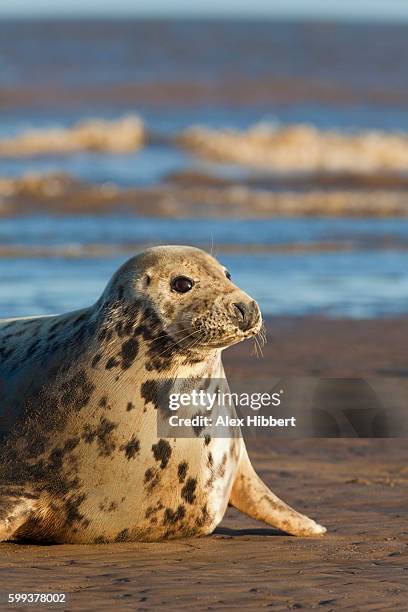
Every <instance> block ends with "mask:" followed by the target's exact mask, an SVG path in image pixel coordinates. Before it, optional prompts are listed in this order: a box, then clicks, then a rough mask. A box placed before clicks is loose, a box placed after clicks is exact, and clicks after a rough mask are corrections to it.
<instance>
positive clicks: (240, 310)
mask: <svg viewBox="0 0 408 612" xmlns="http://www.w3.org/2000/svg"><path fill="white" fill-rule="evenodd" d="M234 308H235V310H237V311H238V313H239V314H238V318H239V317H241V318H242V321H245V306H244V305H243V304H241V303H238V304H234Z"/></svg>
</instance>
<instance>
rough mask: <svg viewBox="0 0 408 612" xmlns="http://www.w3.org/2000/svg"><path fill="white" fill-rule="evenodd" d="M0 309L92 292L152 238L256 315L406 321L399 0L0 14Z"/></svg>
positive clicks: (403, 53)
mask: <svg viewBox="0 0 408 612" xmlns="http://www.w3.org/2000/svg"><path fill="white" fill-rule="evenodd" d="M0 19H1V21H0V317H7V316H20V315H27V314H49V313H57V312H61V311H64V310H69V309H75V308H80V307H83V306H85V305H88V304H90V303H92V302H93V301H95V300H96V299H97V297H98V295H99V293H100V292H101V291H102V289H103V287H104V285H105V283H106V282H107V280H108V278H109V276H110V275H111V274H112V273H113V271H114V270H115V269H116V267H117V266H118V265H119V264H120V263H122V262H123V261H124V260H125V259H126V258H128V257H129V256H130V255H131V254H133V253H134V252H137V251H138V250H139V249H142V248H144V247H145V246H147V245H153V244H162V243H176V244H180V243H182V244H194V245H198V246H201V247H203V248H205V249H207V250H210V251H212V252H213V253H215V254H216V255H217V256H218V257H219V259H220V260H221V261H222V262H223V263H224V264H226V265H227V266H228V267H229V268H230V269H231V272H232V275H233V279H234V281H235V282H237V283H238V284H239V285H241V286H242V287H243V288H245V289H246V290H247V291H248V292H250V293H251V294H252V295H253V296H254V297H255V298H256V299H257V300H258V301H259V303H260V305H261V307H262V309H263V312H264V313H265V314H268V315H285V316H286V315H296V316H300V315H302V316H303V315H310V314H314V315H316V314H318V315H322V316H327V317H337V318H344V317H346V318H350V317H352V318H356V319H359V318H375V317H384V316H393V315H401V314H404V313H406V311H407V310H408V277H407V269H408V172H407V171H408V136H407V134H408V110H407V109H408V104H407V103H408V21H407V20H408V5H407V4H406V2H405V1H403V0H401V1H398V0H393V1H391V2H388V3H384V2H373V1H371V2H365V1H360V2H351V0H345V1H344V2H343V3H342V5H341V6H339V3H335V2H327V1H326V2H322V1H319V0H314V1H313V0H309V1H307V0H293V1H292V2H290V1H289V2H286V3H284V7H283V3H280V2H275V1H274V0H269V1H265V0H253V1H252V2H251V3H250V5H248V3H244V2H240V1H238V0H237V1H233V0H219V1H218V2H207V3H206V7H205V8H202V7H200V9H198V7H197V8H194V7H193V6H191V5H190V3H187V2H182V1H181V0H179V1H174V2H172V3H170V2H165V1H164V0H161V1H159V0H155V1H150V2H147V0H146V1H139V2H138V3H137V5H136V3H133V2H130V0H116V1H115V2H113V0H111V1H109V2H107V1H105V2H102V1H100V2H98V1H96V0H94V1H92V0H83V1H82V2H65V1H60V2H58V3H55V2H51V0H42V1H34V0H24V2H23V1H22V0H14V2H13V3H10V4H9V5H7V6H6V5H2V6H1V7H0Z"/></svg>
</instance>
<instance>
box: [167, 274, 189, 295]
mask: <svg viewBox="0 0 408 612" xmlns="http://www.w3.org/2000/svg"><path fill="white" fill-rule="evenodd" d="M193 285H194V283H193V281H192V280H191V278H188V277H187V276H176V278H173V280H172V281H171V288H172V289H173V291H177V293H187V291H190V289H192V288H193Z"/></svg>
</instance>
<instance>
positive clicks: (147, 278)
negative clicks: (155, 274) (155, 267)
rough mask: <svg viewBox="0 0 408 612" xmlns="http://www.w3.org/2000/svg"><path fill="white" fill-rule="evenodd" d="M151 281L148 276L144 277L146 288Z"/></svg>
mask: <svg viewBox="0 0 408 612" xmlns="http://www.w3.org/2000/svg"><path fill="white" fill-rule="evenodd" d="M151 280H152V279H151V277H150V276H149V274H146V277H145V282H146V287H148V286H149V285H150V281H151Z"/></svg>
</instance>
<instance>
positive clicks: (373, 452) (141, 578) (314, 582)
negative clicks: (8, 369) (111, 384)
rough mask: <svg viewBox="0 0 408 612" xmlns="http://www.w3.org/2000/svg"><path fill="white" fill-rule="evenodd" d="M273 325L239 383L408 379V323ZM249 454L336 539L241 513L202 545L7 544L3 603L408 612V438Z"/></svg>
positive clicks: (289, 445) (246, 359)
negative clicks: (35, 599) (50, 597)
mask: <svg viewBox="0 0 408 612" xmlns="http://www.w3.org/2000/svg"><path fill="white" fill-rule="evenodd" d="M267 328H268V337H269V343H268V344H267V346H266V347H265V349H264V353H265V357H264V358H263V359H258V360H256V359H255V358H254V357H250V346H249V345H248V343H246V344H242V345H239V346H236V347H234V348H233V349H231V350H230V351H227V352H226V354H225V363H226V369H227V371H228V374H229V375H230V376H234V375H245V376H248V377H250V376H251V375H252V374H254V373H255V372H257V373H258V374H259V372H260V371H262V372H263V374H264V375H271V376H279V375H282V376H284V375H314V376H316V375H317V376H322V377H323V376H355V377H357V376H362V377H364V376H381V375H391V372H392V373H393V376H395V377H400V378H404V377H406V376H407V374H408V371H407V369H406V363H404V360H406V357H405V354H406V351H405V346H404V342H403V338H404V337H405V334H406V332H407V329H408V320H407V319H394V320H391V319H389V320H384V321H381V320H377V321H354V322H351V321H346V320H339V321H327V320H325V319H321V318H313V319H310V318H309V319H307V318H306V319H302V318H299V319H274V320H269V321H268V324H267ZM312 339H314V341H311V340H312ZM376 347H381V350H376ZM248 447H249V452H250V455H251V458H252V461H253V463H254V466H255V468H256V470H257V471H258V473H259V474H260V475H261V477H262V478H263V479H264V480H265V481H266V482H267V483H268V485H269V486H270V487H271V488H272V490H273V491H274V492H276V493H277V494H278V495H280V496H281V497H283V499H285V500H286V501H287V502H289V503H291V504H293V505H294V506H295V507H296V508H297V509H299V510H301V511H303V512H306V513H308V514H309V515H310V516H312V517H314V518H317V519H318V520H319V522H322V523H323V524H324V525H325V526H326V527H327V528H328V533H327V535H326V536H324V537H322V538H320V537H319V538H294V537H288V536H285V535H283V534H280V533H278V532H275V531H274V530H273V529H270V528H269V527H267V526H266V525H263V524H261V523H256V522H255V521H252V520H250V519H247V518H246V517H245V516H243V515H241V514H239V513H238V512H236V511H235V510H232V509H230V510H229V511H228V512H227V515H226V517H225V518H224V520H223V522H222V524H221V525H220V526H219V527H218V528H217V530H216V532H215V533H214V534H213V535H212V536H209V537H206V538H203V539H195V540H178V541H172V542H162V543H156V544H145V543H134V544H128V543H123V544H112V545H109V544H108V545H93V546H72V545H63V546H38V545H28V544H24V545H23V544H15V543H3V544H1V545H0V551H1V553H2V555H1V561H0V568H1V570H0V571H1V577H2V589H1V590H2V597H3V601H4V598H5V594H6V593H8V592H33V591H34V592H37V591H47V592H65V593H67V598H68V600H67V604H66V605H65V606H63V605H61V606H60V607H61V608H62V609H75V610H94V609H98V610H109V609H112V608H113V607H115V609H118V610H126V609H129V610H156V609H158V607H166V609H169V610H191V609H197V610H222V609H225V610H232V609H234V608H235V609H236V608H237V607H239V608H240V609H243V610H247V609H248V610H249V609H252V610H253V609H263V608H266V609H274V610H288V609H298V608H299V609H306V610H309V609H323V610H335V609H342V610H344V609H350V610H351V609H354V610H364V611H366V610H367V611H368V610H370V611H374V610H375V611H377V610H397V609H404V606H405V602H406V598H407V592H408V574H407V569H408V547H407V544H408V537H407V536H408V530H407V525H406V499H407V495H408V472H407V467H406V440H397V439H389V440H385V439H377V440H372V439H371V440H356V439H354V440H353V439H339V440H336V439H331V440H328V439H309V440H273V441H268V440H263V441H262V440H251V439H250V440H248ZM2 607H3V609H4V604H2ZM20 609H23V608H20ZM25 609H26V608H25ZM37 609H38V608H37Z"/></svg>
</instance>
